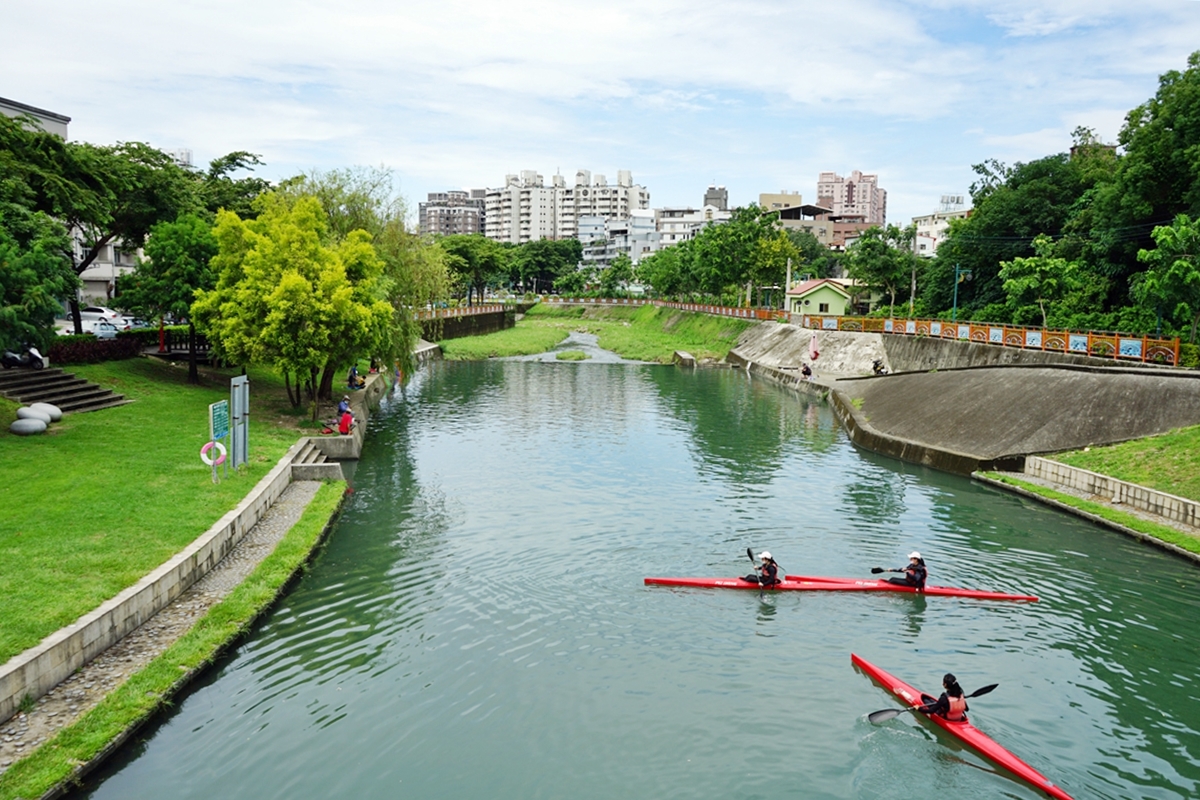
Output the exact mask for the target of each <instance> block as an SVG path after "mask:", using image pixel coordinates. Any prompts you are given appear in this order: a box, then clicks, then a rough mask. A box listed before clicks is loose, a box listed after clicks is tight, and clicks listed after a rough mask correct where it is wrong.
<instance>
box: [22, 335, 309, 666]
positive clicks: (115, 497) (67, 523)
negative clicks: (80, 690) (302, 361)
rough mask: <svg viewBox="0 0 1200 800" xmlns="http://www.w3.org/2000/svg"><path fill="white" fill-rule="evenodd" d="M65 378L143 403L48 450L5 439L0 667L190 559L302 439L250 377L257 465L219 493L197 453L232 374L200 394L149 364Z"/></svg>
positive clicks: (98, 418)
mask: <svg viewBox="0 0 1200 800" xmlns="http://www.w3.org/2000/svg"><path fill="white" fill-rule="evenodd" d="M68 371H70V372H74V373H76V374H77V375H79V376H80V377H84V378H87V379H88V380H91V381H95V382H96V383H99V384H101V385H105V386H110V387H112V388H113V389H115V390H116V391H117V392H120V393H122V394H124V395H126V396H127V397H129V398H131V399H133V400H135V402H133V403H130V404H128V405H124V406H120V407H117V408H110V409H105V410H102V411H96V412H91V413H85V414H68V415H67V416H66V417H64V418H63V420H62V421H61V422H59V423H56V424H54V425H52V426H51V428H50V431H49V432H48V433H47V434H44V435H41V436H29V437H21V436H14V435H12V434H10V433H8V426H7V424H5V425H4V426H3V427H2V428H0V485H3V486H4V487H5V492H4V493H5V501H4V502H3V503H0V662H3V661H7V660H8V659H9V658H11V657H12V656H14V655H16V654H17V653H20V652H21V651H22V650H25V649H26V648H28V647H31V646H33V645H35V644H37V643H38V642H39V641H41V640H42V639H43V638H44V637H45V636H47V635H48V634H50V633H52V632H54V631H55V630H57V629H58V628H61V627H62V626H64V625H67V624H69V623H71V622H74V621H75V620H76V619H78V618H79V617H80V616H82V615H83V614H85V613H87V612H89V611H91V610H92V609H94V608H96V607H97V606H98V605H100V604H101V603H102V602H104V601H105V600H108V599H109V598H111V597H113V596H115V595H117V594H118V593H120V592H121V590H123V589H125V588H126V587H128V586H131V585H132V584H134V583H136V582H137V581H138V580H140V579H141V578H142V577H143V576H144V575H145V574H146V573H148V572H150V571H151V570H153V569H154V568H155V567H157V566H158V565H159V564H161V563H163V562H164V561H166V560H167V559H168V558H170V557H171V556H172V555H173V554H174V553H176V552H178V551H179V550H181V549H182V548H183V547H184V546H186V545H187V544H188V543H189V542H191V541H192V540H193V539H195V538H196V537H197V536H199V535H200V534H201V533H203V532H204V531H205V530H207V529H208V528H209V527H210V526H211V525H212V524H213V523H215V522H216V521H217V520H218V519H220V518H221V516H222V515H224V514H225V513H226V512H227V511H229V510H230V509H232V508H234V506H236V505H237V504H238V502H240V501H241V499H242V498H243V497H244V496H245V495H246V493H247V492H249V491H250V489H251V488H252V487H253V486H254V484H255V483H256V482H257V481H258V480H259V479H260V478H262V477H263V476H264V475H265V474H266V473H267V472H268V471H270V469H271V468H272V467H273V466H274V465H275V463H276V462H277V461H278V460H279V459H280V457H281V456H282V455H283V454H284V452H286V451H287V449H288V447H290V446H291V445H292V444H294V443H295V441H296V440H297V438H298V436H299V434H298V432H297V430H296V429H295V425H294V420H287V419H282V420H281V418H280V402H279V396H278V395H279V394H282V390H281V389H280V388H279V386H278V381H277V379H275V378H274V377H273V376H270V375H268V374H265V373H262V374H260V373H256V372H254V371H251V373H250V378H251V418H250V465H249V468H248V469H247V470H246V471H245V473H244V474H240V475H239V474H236V473H234V472H230V475H229V477H228V478H223V479H222V481H221V483H219V484H217V485H214V484H213V483H212V477H211V470H210V468H209V467H207V466H205V465H204V464H203V463H202V462H201V461H200V448H201V447H202V446H203V444H204V443H205V442H206V441H207V438H208V405H209V403H213V402H216V401H218V400H224V399H228V398H229V382H228V377H229V375H232V374H234V373H233V372H229V373H227V374H217V375H214V376H210V377H209V378H208V382H207V383H206V385H203V386H191V385H189V384H188V383H187V382H186V380H187V369H186V367H184V366H179V367H172V366H170V365H168V364H164V363H161V362H158V361H154V360H150V359H142V358H138V359H130V360H128V361H115V362H109V363H106V364H96V365H89V366H80V367H70V368H68ZM11 405H12V404H11V403H9V404H6V405H5V406H4V407H3V409H0V410H7V409H9V408H10V406H11ZM283 405H284V406H286V400H285V401H284V402H283ZM12 418H13V416H12V415H11V414H10V415H9V416H8V417H7V419H12ZM222 475H223V473H222Z"/></svg>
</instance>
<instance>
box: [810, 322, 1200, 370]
mask: <svg viewBox="0 0 1200 800" xmlns="http://www.w3.org/2000/svg"><path fill="white" fill-rule="evenodd" d="M797 318H798V321H799V324H800V325H801V326H802V327H805V328H816V329H819V330H827V331H864V332H876V333H893V334H897V335H900V336H932V337H936V338H941V339H955V340H960V341H969V342H975V343H977V344H991V345H996V346H998V347H1017V348H1020V349H1022V350H1045V351H1049V352H1058V353H1068V354H1074V355H1081V356H1092V357H1094V358H1111V359H1113V360H1114V361H1140V362H1143V363H1147V364H1162V365H1164V366H1174V365H1176V364H1178V363H1179V339H1160V338H1156V337H1153V336H1139V335H1136V334H1124V333H1104V332H1096V331H1058V330H1048V329H1045V328H1024V327H1018V326H1015V325H988V324H985V323H978V322H946V321H945V320H936V319H884V318H880V317H832V316H822V315H818V314H794V315H792V319H793V321H797Z"/></svg>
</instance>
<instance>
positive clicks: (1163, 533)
mask: <svg viewBox="0 0 1200 800" xmlns="http://www.w3.org/2000/svg"><path fill="white" fill-rule="evenodd" d="M981 474H982V475H984V476H985V477H988V478H991V479H992V480H995V481H999V482H1000V483H1004V484H1008V485H1009V486H1015V487H1017V488H1019V489H1024V490H1025V491H1027V492H1030V493H1031V494H1036V495H1038V496H1039V497H1045V498H1047V499H1048V500H1054V501H1056V502H1059V503H1062V504H1063V505H1065V506H1070V507H1071V508H1077V509H1079V510H1080V511H1084V512H1087V513H1088V514H1092V515H1093V516H1096V517H1100V518H1101V519H1106V520H1108V521H1109V522H1115V523H1116V524H1118V525H1121V526H1123V527H1126V528H1129V529H1130V530H1134V531H1137V532H1138V533H1144V534H1146V535H1147V536H1152V537H1154V538H1155V539H1158V540H1159V541H1163V542H1166V543H1168V544H1173V545H1175V546H1176V547H1179V548H1182V549H1184V550H1187V551H1188V552H1190V553H1200V537H1197V536H1193V535H1190V534H1187V533H1184V532H1183V531H1181V530H1179V529H1177V528H1172V527H1171V526H1169V525H1162V524H1160V523H1157V522H1151V521H1149V520H1146V519H1143V518H1142V517H1139V516H1137V515H1135V514H1130V513H1129V512H1126V511H1121V510H1119V509H1117V508H1114V507H1113V506H1110V505H1107V504H1105V503H1097V502H1094V501H1092V500H1084V499H1082V498H1079V497H1075V496H1074V495H1070V494H1065V493H1063V492H1058V491H1055V490H1054V489H1049V488H1047V487H1045V486H1042V485H1040V484H1036V483H1030V482H1029V481H1023V480H1021V479H1020V478H1014V477H1013V476H1011V475H1002V474H1000V473H997V472H984V473H981Z"/></svg>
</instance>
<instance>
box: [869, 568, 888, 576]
mask: <svg viewBox="0 0 1200 800" xmlns="http://www.w3.org/2000/svg"><path fill="white" fill-rule="evenodd" d="M881 572H891V570H890V569H884V568H883V567H871V574H872V575H878V574H879V573H881Z"/></svg>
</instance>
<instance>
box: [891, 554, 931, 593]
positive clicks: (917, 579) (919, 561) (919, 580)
mask: <svg viewBox="0 0 1200 800" xmlns="http://www.w3.org/2000/svg"><path fill="white" fill-rule="evenodd" d="M888 572H903V573H904V577H903V578H888V579H887V581H888V583H894V584H896V585H897V586H913V587H915V588H916V589H917V591H921V590H922V589H924V588H925V578H927V577H928V576H929V570H928V569H926V568H925V559H923V558H921V554H920V553H918V552H917V551H916V550H913V551H912V552H911V553H909V554H908V565H907V566H904V567H901V568H900V569H889V570H888Z"/></svg>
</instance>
